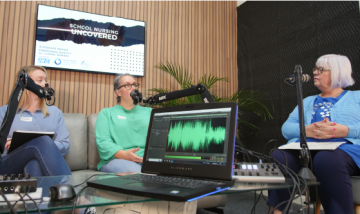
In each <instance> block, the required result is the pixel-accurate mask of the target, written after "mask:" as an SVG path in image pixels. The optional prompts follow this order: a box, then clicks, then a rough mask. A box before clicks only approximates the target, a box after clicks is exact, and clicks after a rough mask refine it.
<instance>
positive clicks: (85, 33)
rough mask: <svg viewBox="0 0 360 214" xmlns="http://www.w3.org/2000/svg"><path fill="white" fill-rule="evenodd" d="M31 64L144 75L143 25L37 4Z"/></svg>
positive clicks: (130, 20) (137, 22) (141, 22)
mask: <svg viewBox="0 0 360 214" xmlns="http://www.w3.org/2000/svg"><path fill="white" fill-rule="evenodd" d="M34 65H39V66H43V67H47V68H54V69H60V70H75V71H86V72H95V73H114V74H115V73H116V74H118V73H129V74H131V75H134V76H144V68H145V22H143V21H138V20H132V19H125V18H119V17H110V16H104V15H98V14H92V13H86V12H80V11H76V10H69V9H64V8H58V7H51V6H46V5H38V16H37V27H36V41H35V58H34Z"/></svg>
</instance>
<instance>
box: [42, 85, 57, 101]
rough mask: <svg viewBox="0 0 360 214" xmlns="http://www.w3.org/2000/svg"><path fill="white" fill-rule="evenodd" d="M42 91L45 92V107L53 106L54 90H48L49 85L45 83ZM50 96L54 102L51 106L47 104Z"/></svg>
mask: <svg viewBox="0 0 360 214" xmlns="http://www.w3.org/2000/svg"><path fill="white" fill-rule="evenodd" d="M44 91H45V99H46V105H48V106H52V105H54V103H55V96H54V94H55V91H54V89H52V88H50V87H49V84H48V83H46V84H45V87H44ZM52 96H54V102H53V103H52V104H48V102H47V101H50V100H51V97H52Z"/></svg>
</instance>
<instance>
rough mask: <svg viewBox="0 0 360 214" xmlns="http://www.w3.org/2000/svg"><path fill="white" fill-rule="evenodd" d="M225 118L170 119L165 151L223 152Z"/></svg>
mask: <svg viewBox="0 0 360 214" xmlns="http://www.w3.org/2000/svg"><path fill="white" fill-rule="evenodd" d="M225 132H226V118H206V119H197V120H172V121H171V122H170V130H169V134H168V144H167V148H166V152H199V153H223V150H224V143H225Z"/></svg>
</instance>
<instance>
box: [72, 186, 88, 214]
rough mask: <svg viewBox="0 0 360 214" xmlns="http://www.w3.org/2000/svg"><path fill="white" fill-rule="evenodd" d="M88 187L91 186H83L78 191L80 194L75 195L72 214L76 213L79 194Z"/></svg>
mask: <svg viewBox="0 0 360 214" xmlns="http://www.w3.org/2000/svg"><path fill="white" fill-rule="evenodd" d="M88 187H89V186H86V187H83V188H82V189H81V190H80V191H79V192H78V194H76V197H75V200H74V203H73V208H72V211H71V214H74V213H75V207H76V201H77V199H78V197H79V195H81V193H82V192H83V191H84V190H85V189H86V188H88Z"/></svg>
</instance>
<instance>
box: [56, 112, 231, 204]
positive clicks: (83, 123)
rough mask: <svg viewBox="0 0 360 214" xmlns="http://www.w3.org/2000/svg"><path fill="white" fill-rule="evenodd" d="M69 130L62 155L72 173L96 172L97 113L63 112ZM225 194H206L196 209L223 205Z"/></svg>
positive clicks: (97, 155)
mask: <svg viewBox="0 0 360 214" xmlns="http://www.w3.org/2000/svg"><path fill="white" fill-rule="evenodd" d="M63 115H64V121H65V125H66V128H67V130H68V132H69V139H70V150H69V153H68V154H67V155H66V156H65V157H64V158H65V161H66V162H67V164H68V165H69V167H70V169H71V171H72V174H73V175H79V174H96V173H102V172H98V171H97V168H96V165H97V164H98V163H99V153H98V150H97V147H96V140H95V122H96V118H97V116H98V114H91V115H89V116H88V117H86V115H84V114H79V113H64V114H63ZM226 199H227V196H226V195H215V196H207V197H204V198H201V199H199V200H198V204H197V207H198V209H203V208H212V207H219V206H225V204H226Z"/></svg>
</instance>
